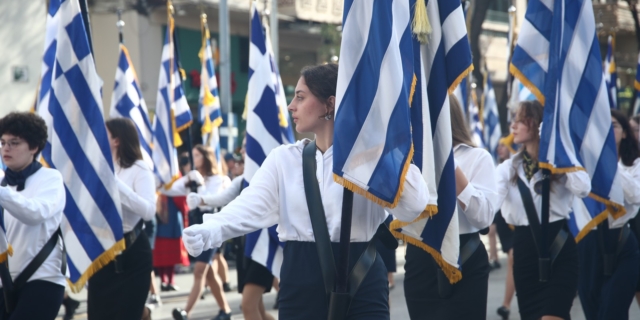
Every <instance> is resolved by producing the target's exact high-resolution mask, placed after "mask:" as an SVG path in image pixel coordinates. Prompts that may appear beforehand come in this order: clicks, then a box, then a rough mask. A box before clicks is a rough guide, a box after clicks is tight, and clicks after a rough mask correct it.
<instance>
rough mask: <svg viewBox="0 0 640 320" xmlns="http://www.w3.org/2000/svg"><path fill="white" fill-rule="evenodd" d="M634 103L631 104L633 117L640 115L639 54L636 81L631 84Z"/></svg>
mask: <svg viewBox="0 0 640 320" xmlns="http://www.w3.org/2000/svg"><path fill="white" fill-rule="evenodd" d="M633 89H634V91H635V97H636V101H634V102H633V115H637V114H640V54H638V66H637V67H636V80H635V81H634V82H633Z"/></svg>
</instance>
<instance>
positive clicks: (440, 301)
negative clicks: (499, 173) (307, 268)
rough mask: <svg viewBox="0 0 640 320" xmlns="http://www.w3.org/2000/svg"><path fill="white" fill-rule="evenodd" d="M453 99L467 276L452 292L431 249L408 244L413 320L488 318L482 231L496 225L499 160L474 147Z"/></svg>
mask: <svg viewBox="0 0 640 320" xmlns="http://www.w3.org/2000/svg"><path fill="white" fill-rule="evenodd" d="M449 101H450V103H451V108H450V112H451V128H452V130H451V133H452V140H453V150H454V151H453V152H454V153H453V157H454V160H455V164H456V169H455V172H456V173H455V174H456V195H457V200H458V201H457V206H458V225H459V226H458V227H459V231H460V250H461V253H460V259H461V261H460V263H461V268H462V270H464V271H463V272H464V275H463V277H462V280H460V281H459V282H458V283H456V284H453V285H452V286H451V287H450V290H449V291H450V292H448V293H446V292H443V291H441V290H439V289H440V288H442V286H443V285H448V279H446V278H444V277H435V275H436V274H437V273H438V270H439V268H440V267H439V266H438V265H437V264H436V262H435V261H434V260H433V258H432V257H431V255H430V254H429V253H427V252H426V251H424V250H422V249H420V248H418V247H416V246H413V245H409V246H408V247H407V255H406V260H407V262H406V264H405V271H406V273H405V283H404V288H405V296H406V299H407V306H408V308H409V315H410V316H411V319H414V320H415V319H485V318H486V315H487V294H488V289H489V258H488V256H487V250H486V249H485V247H484V245H483V244H482V242H481V241H480V234H479V231H480V230H482V229H485V228H487V227H489V225H491V222H492V221H493V217H494V215H495V213H496V211H497V210H498V203H497V200H498V196H497V193H496V190H495V186H496V182H495V165H494V163H493V159H492V158H491V155H490V154H489V152H487V151H486V150H485V149H482V148H477V147H475V146H474V144H473V142H472V141H471V135H470V133H469V130H468V129H467V128H468V126H467V123H466V121H465V119H464V115H463V113H462V108H460V105H459V103H458V101H457V99H456V98H455V97H454V96H452V95H450V96H449ZM438 281H445V282H446V284H444V283H438ZM461 305H463V306H464V308H461V307H460V306H461Z"/></svg>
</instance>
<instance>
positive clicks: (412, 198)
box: [387, 164, 429, 222]
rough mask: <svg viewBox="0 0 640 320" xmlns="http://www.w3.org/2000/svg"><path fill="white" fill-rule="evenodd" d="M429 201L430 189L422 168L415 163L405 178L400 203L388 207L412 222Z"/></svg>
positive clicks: (396, 214) (411, 165) (397, 216)
mask: <svg viewBox="0 0 640 320" xmlns="http://www.w3.org/2000/svg"><path fill="white" fill-rule="evenodd" d="M428 203H429V189H427V183H426V182H425V181H424V178H423V177H422V173H421V172H420V169H418V167H416V166H415V165H414V164H410V165H409V170H407V175H406V177H405V180H404V189H403V191H402V195H401V196H400V201H398V205H397V206H396V207H395V208H393V209H390V208H389V209H387V210H388V211H389V213H390V214H392V215H393V216H394V217H396V218H398V220H400V221H404V222H411V221H413V220H414V219H415V218H417V217H418V216H419V215H420V213H422V212H423V211H424V210H425V209H426V208H427V204H428Z"/></svg>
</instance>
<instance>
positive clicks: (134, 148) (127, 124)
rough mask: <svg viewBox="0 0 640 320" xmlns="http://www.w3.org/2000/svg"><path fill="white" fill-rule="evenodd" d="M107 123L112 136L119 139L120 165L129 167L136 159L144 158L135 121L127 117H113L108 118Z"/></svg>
mask: <svg viewBox="0 0 640 320" xmlns="http://www.w3.org/2000/svg"><path fill="white" fill-rule="evenodd" d="M105 124H106V125H107V129H108V130H109V133H111V137H112V138H113V139H118V141H119V144H118V149H117V150H116V157H117V158H118V165H120V167H122V168H129V167H131V166H132V165H133V164H134V163H135V162H136V161H138V160H142V151H141V150H140V140H138V130H137V129H136V126H135V124H133V121H131V120H130V119H127V118H113V119H109V120H107V122H106V123H105Z"/></svg>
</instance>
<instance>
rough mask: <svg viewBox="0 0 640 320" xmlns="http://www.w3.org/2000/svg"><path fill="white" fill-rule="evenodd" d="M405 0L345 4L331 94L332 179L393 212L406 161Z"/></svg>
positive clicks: (409, 70)
mask: <svg viewBox="0 0 640 320" xmlns="http://www.w3.org/2000/svg"><path fill="white" fill-rule="evenodd" d="M411 39H412V31H411V7H410V1H409V0H394V1H370V0H347V1H345V5H344V13H343V33H342V50H341V51H340V68H339V69H338V85H337V89H336V118H335V130H334V131H335V132H334V135H335V137H336V138H335V139H334V141H333V150H334V153H333V173H334V180H335V181H336V182H337V183H338V184H341V185H342V186H344V187H345V188H347V189H349V190H351V191H353V192H355V193H358V194H360V195H362V196H364V197H366V198H368V199H369V200H371V201H373V202H375V203H377V204H379V205H381V206H383V207H391V208H393V207H395V206H396V205H397V203H398V201H399V200H400V195H401V192H402V188H401V186H402V185H403V183H404V179H405V175H406V171H407V170H408V168H409V164H410V163H411V159H412V156H413V147H412V144H411V128H410V114H409V95H410V92H411V88H412V83H413V56H412V40H411Z"/></svg>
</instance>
